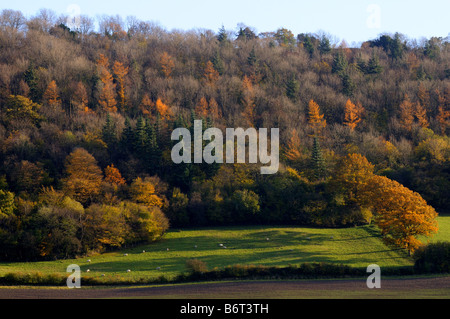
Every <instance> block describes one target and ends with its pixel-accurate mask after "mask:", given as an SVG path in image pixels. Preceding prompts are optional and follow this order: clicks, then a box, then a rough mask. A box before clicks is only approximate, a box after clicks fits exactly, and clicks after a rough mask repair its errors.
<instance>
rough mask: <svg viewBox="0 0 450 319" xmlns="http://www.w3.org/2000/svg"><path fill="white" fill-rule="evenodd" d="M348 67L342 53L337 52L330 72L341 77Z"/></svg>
mask: <svg viewBox="0 0 450 319" xmlns="http://www.w3.org/2000/svg"><path fill="white" fill-rule="evenodd" d="M347 66H348V61H347V58H346V57H345V55H344V54H343V53H342V51H338V52H337V53H336V54H335V56H334V59H333V65H332V68H331V71H332V72H333V73H337V74H338V75H342V74H343V73H345V72H346V70H347Z"/></svg>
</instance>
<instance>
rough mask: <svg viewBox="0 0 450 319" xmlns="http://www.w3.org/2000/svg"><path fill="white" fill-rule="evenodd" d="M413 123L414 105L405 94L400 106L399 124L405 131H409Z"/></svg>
mask: <svg viewBox="0 0 450 319" xmlns="http://www.w3.org/2000/svg"><path fill="white" fill-rule="evenodd" d="M413 123H414V105H413V103H412V102H411V101H410V99H409V96H408V95H407V94H405V98H404V99H403V102H402V103H401V104H400V124H401V126H402V127H403V128H404V129H405V130H407V131H411V129H412V124H413Z"/></svg>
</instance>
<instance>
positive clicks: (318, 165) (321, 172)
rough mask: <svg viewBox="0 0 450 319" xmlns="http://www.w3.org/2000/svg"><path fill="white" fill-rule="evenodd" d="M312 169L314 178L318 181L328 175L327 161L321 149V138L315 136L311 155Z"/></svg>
mask: <svg viewBox="0 0 450 319" xmlns="http://www.w3.org/2000/svg"><path fill="white" fill-rule="evenodd" d="M311 168H312V170H313V176H314V178H315V179H316V180H319V179H322V178H324V177H325V175H326V165H325V159H324V158H323V154H322V149H321V148H320V143H319V138H318V137H317V136H314V143H313V148H312V155H311Z"/></svg>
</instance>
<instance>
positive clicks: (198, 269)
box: [186, 259, 208, 273]
mask: <svg viewBox="0 0 450 319" xmlns="http://www.w3.org/2000/svg"><path fill="white" fill-rule="evenodd" d="M186 268H187V269H188V271H189V272H191V273H204V272H207V271H208V267H207V265H206V263H205V262H204V261H201V260H199V259H188V260H186Z"/></svg>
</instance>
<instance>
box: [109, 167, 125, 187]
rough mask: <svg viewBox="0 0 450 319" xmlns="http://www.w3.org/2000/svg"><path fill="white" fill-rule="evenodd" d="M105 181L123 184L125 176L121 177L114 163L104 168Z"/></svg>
mask: <svg viewBox="0 0 450 319" xmlns="http://www.w3.org/2000/svg"><path fill="white" fill-rule="evenodd" d="M105 182H107V183H110V184H113V185H124V184H125V183H126V181H125V178H123V177H122V174H120V171H119V169H118V168H116V167H115V166H114V164H111V165H109V166H108V167H106V168H105Z"/></svg>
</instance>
